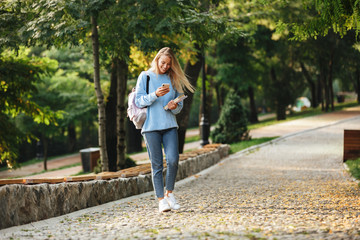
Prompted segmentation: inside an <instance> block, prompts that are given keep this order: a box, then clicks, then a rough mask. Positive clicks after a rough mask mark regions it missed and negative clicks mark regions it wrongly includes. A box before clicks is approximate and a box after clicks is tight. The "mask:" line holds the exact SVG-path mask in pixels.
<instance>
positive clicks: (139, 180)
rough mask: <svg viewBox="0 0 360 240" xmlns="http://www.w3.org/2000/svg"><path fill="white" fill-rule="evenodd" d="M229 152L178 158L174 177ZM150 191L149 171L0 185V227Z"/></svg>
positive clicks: (193, 171) (224, 147)
mask: <svg viewBox="0 0 360 240" xmlns="http://www.w3.org/2000/svg"><path fill="white" fill-rule="evenodd" d="M228 152H229V146H228V145H221V146H220V147H218V148H217V149H216V150H214V151H212V152H209V153H204V154H202V155H198V156H196V157H193V158H188V159H186V160H183V161H180V162H179V170H178V175H177V180H181V179H184V178H186V177H189V176H191V175H194V174H196V173H198V172H200V171H201V170H203V169H206V168H208V167H210V166H212V165H214V164H216V163H217V162H219V161H220V160H221V159H222V158H224V157H225V156H227V155H228ZM165 171H166V170H164V175H165ZM152 190H153V186H152V180H151V174H146V175H139V176H137V177H131V178H117V179H111V180H93V181H86V182H85V181H84V182H65V183H58V184H47V183H43V184H36V185H25V184H11V185H5V186H1V187H0V216H1V220H0V229H3V228H7V227H11V226H16V225H22V224H26V223H30V222H34V221H39V220H43V219H47V218H51V217H56V216H60V215H63V214H67V213H70V212H74V211H77V210H80V209H84V208H88V207H93V206H96V205H100V204H104V203H107V202H110V201H115V200H118V199H121V198H125V197H129V196H132V195H136V194H140V193H144V192H148V191H152Z"/></svg>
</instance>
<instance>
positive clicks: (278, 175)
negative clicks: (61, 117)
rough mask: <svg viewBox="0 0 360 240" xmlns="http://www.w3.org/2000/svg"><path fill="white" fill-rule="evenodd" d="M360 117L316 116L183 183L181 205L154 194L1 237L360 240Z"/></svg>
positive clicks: (179, 186) (6, 232)
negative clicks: (347, 151) (352, 146)
mask: <svg viewBox="0 0 360 240" xmlns="http://www.w3.org/2000/svg"><path fill="white" fill-rule="evenodd" d="M354 111H355V110H354ZM359 116H360V112H359V113H358V114H357V117H352V118H346V117H344V118H342V119H340V118H339V119H336V120H332V121H325V119H323V124H318V125H316V124H315V122H317V118H314V119H313V120H314V124H313V125H311V127H316V129H312V130H311V131H310V130H308V129H309V128H308V129H303V131H302V132H297V133H296V132H292V133H286V136H285V137H281V138H279V139H276V140H274V141H272V142H271V143H270V144H264V145H262V146H261V147H259V148H257V149H254V150H253V151H250V152H249V151H248V152H246V151H244V152H239V153H236V154H233V155H231V156H229V157H228V158H226V159H225V160H224V161H222V162H221V163H219V164H217V165H215V166H214V167H211V168H210V169H208V170H205V171H203V172H201V173H199V174H197V175H196V176H193V177H191V178H188V179H186V180H183V181H181V182H179V183H177V187H176V196H177V198H178V200H179V202H180V204H181V205H182V208H181V209H180V210H179V211H172V212H168V213H165V214H159V213H157V202H156V200H155V199H154V197H153V193H146V194H142V195H138V196H134V197H131V198H127V199H122V200H119V201H116V202H111V203H108V204H104V205H101V206H98V207H94V208H90V209H85V210H81V211H78V212H75V213H71V214H68V215H65V216H61V217H57V218H53V219H49V220H45V221H40V222H37V223H33V224H28V225H24V226H20V227H13V228H9V229H4V230H0V238H1V239H10V238H13V239H18V238H19V239H101V240H106V239H135V238H138V239H360V191H359V186H358V184H357V183H356V182H354V181H352V178H350V176H349V175H348V173H347V172H346V171H345V170H344V167H343V163H342V154H343V147H342V145H343V130H344V129H360V117H359ZM325 122H326V123H325ZM282 129H283V127H281V130H282Z"/></svg>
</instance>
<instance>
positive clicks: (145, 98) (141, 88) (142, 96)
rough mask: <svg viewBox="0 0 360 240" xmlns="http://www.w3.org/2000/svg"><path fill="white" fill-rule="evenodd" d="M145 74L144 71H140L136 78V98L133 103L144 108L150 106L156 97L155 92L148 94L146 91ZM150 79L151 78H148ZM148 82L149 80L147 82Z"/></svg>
mask: <svg viewBox="0 0 360 240" xmlns="http://www.w3.org/2000/svg"><path fill="white" fill-rule="evenodd" d="M146 78H147V75H146V73H145V72H142V73H141V74H140V75H139V77H138V80H137V84H136V98H135V104H136V106H138V107H139V108H144V107H147V106H150V105H151V104H152V103H153V102H155V100H156V99H157V98H158V97H157V96H156V94H155V92H151V93H149V94H147V93H146V82H147V79H146ZM150 81H151V79H150ZM149 84H150V82H149Z"/></svg>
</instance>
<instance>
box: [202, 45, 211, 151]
mask: <svg viewBox="0 0 360 240" xmlns="http://www.w3.org/2000/svg"><path fill="white" fill-rule="evenodd" d="M202 52H203V61H202V107H201V119H200V134H201V142H200V144H201V146H202V147H203V146H205V145H206V144H209V135H210V124H209V120H208V117H207V115H208V114H207V108H206V72H205V51H204V50H203V51H202Z"/></svg>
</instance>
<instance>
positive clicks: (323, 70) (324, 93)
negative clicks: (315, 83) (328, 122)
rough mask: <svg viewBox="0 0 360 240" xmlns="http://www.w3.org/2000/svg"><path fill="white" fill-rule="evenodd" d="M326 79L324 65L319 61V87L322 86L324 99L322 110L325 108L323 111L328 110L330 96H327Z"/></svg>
mask: <svg viewBox="0 0 360 240" xmlns="http://www.w3.org/2000/svg"><path fill="white" fill-rule="evenodd" d="M320 61H321V60H320ZM326 79H327V76H326V70H325V67H324V66H323V63H322V62H320V82H321V88H322V92H323V96H324V100H325V109H324V108H322V110H325V112H328V111H329V105H330V104H329V102H330V97H329V88H328V85H327V81H326Z"/></svg>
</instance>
